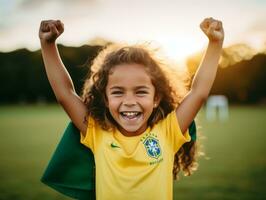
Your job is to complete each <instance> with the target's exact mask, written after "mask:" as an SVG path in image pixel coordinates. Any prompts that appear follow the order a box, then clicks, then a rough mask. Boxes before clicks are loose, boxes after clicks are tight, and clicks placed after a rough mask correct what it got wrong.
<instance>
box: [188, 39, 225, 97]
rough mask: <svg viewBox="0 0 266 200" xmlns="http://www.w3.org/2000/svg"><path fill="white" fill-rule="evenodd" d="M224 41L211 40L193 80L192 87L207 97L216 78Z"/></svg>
mask: <svg viewBox="0 0 266 200" xmlns="http://www.w3.org/2000/svg"><path fill="white" fill-rule="evenodd" d="M222 44H223V41H219V42H209V44H208V48H207V50H206V52H205V55H204V57H203V59H202V61H201V64H200V66H199V68H198V70H197V72H196V74H195V77H194V79H193V81H192V86H191V89H192V90H194V91H195V92H197V93H198V94H199V95H201V96H202V97H203V98H207V97H208V95H209V93H210V90H211V88H212V85H213V82H214V80H215V76H216V72H217V69H218V62H219V58H220V55H221V51H222Z"/></svg>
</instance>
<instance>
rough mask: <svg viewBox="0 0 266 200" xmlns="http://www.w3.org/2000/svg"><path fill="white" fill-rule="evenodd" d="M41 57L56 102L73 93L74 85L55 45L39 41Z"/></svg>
mask: <svg viewBox="0 0 266 200" xmlns="http://www.w3.org/2000/svg"><path fill="white" fill-rule="evenodd" d="M41 47H42V56H43V61H44V65H45V70H46V74H47V77H48V80H49V82H50V85H51V87H52V89H53V91H54V94H55V96H56V98H57V100H58V101H61V100H62V98H64V97H66V96H67V94H68V93H69V92H74V91H75V89H74V85H73V82H72V80H71V77H70V75H69V73H68V72H67V70H66V68H65V66H64V64H63V62H62V60H61V58H60V55H59V52H58V49H57V46H56V44H55V43H54V42H53V43H47V42H42V41H41Z"/></svg>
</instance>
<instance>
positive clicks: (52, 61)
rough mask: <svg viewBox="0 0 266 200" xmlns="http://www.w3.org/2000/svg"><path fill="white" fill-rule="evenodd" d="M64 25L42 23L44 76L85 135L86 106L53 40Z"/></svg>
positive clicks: (41, 38) (60, 23)
mask: <svg viewBox="0 0 266 200" xmlns="http://www.w3.org/2000/svg"><path fill="white" fill-rule="evenodd" d="M63 31H64V25H63V23H62V22H60V21H59V20H47V21H42V22H41V25H40V29H39V38H40V42H41V48H42V56H43V61H44V65H45V70H46V74H47V77H48V80H49V82H50V85H51V87H52V89H53V91H54V94H55V96H56V99H57V101H58V102H59V103H60V104H61V105H62V106H63V108H64V110H65V111H66V113H67V114H68V116H69V117H70V119H71V120H72V121H73V123H74V124H75V125H76V127H77V128H78V129H79V130H80V131H81V132H82V133H85V131H86V129H87V124H86V123H85V122H84V119H85V118H84V117H85V116H86V114H87V112H86V106H85V104H84V103H83V101H82V100H81V99H80V97H79V96H78V95H77V94H76V92H75V89H74V85H73V83H72V80H71V77H70V75H69V74H68V72H67V70H66V68H65V66H64V64H63V62H62V60H61V58H60V55H59V52H58V49H57V46H56V44H55V40H56V39H57V38H58V37H59V36H60V35H61V34H62V33H63Z"/></svg>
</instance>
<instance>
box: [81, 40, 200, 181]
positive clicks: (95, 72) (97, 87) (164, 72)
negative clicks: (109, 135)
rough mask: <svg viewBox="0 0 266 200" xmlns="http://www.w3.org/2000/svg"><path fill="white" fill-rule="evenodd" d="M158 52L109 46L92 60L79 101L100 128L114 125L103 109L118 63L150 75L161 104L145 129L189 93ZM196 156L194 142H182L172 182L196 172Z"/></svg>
mask: <svg viewBox="0 0 266 200" xmlns="http://www.w3.org/2000/svg"><path fill="white" fill-rule="evenodd" d="M157 50H158V49H151V48H150V46H149V45H146V44H141V45H131V46H128V45H123V44H112V45H109V46H107V47H106V48H104V49H103V50H101V51H100V53H99V54H98V56H97V57H96V58H95V59H94V61H93V64H92V66H91V68H90V73H89V75H88V77H87V79H86V81H85V84H84V88H83V91H82V98H83V101H84V103H85V104H86V106H87V110H88V116H91V117H93V118H94V119H95V120H96V121H97V122H98V123H99V124H100V126H101V127H102V128H103V129H105V130H112V129H113V128H115V126H116V125H117V124H116V122H115V120H114V119H113V117H112V116H111V114H110V112H109V110H108V108H107V107H106V104H105V103H106V95H105V89H106V86H107V83H108V76H109V73H110V70H111V69H112V68H113V67H115V66H117V65H119V64H131V63H134V64H141V65H143V66H144V67H145V70H147V72H148V74H149V75H150V78H151V81H152V84H153V85H154V87H155V95H156V96H157V97H159V98H160V103H159V105H158V107H157V108H155V109H154V111H153V112H152V114H151V116H150V118H149V120H148V126H150V127H152V126H153V125H154V124H156V123H157V122H158V121H160V120H161V119H163V118H164V117H165V116H166V115H167V114H169V113H170V112H171V111H173V110H174V109H175V108H177V107H178V105H179V104H180V102H181V100H182V98H183V97H184V95H185V94H186V92H187V90H188V84H187V83H188V82H190V81H188V80H189V79H185V78H184V77H186V76H184V74H182V76H183V78H180V77H179V78H177V76H178V74H177V73H176V71H174V70H173V69H171V68H169V67H168V66H169V63H166V62H165V61H166V60H165V59H161V58H160V57H159V56H158V55H157ZM185 80H186V81H185ZM186 84H187V85H186ZM85 120H87V119H85ZM196 155H197V148H196V142H195V141H190V142H188V143H185V144H184V145H183V146H182V147H181V148H180V149H179V151H178V152H177V153H176V154H175V161H174V166H173V176H174V179H177V177H178V176H177V174H178V172H179V171H180V170H182V171H183V172H184V175H191V174H192V172H193V171H195V170H196V169H197V162H196V157H197V156H196Z"/></svg>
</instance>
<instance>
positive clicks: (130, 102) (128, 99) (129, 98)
mask: <svg viewBox="0 0 266 200" xmlns="http://www.w3.org/2000/svg"><path fill="white" fill-rule="evenodd" d="M136 104H137V102H136V99H135V97H134V95H133V94H126V95H125V97H124V99H123V105H125V106H129V107H132V106H135V105H136Z"/></svg>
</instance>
